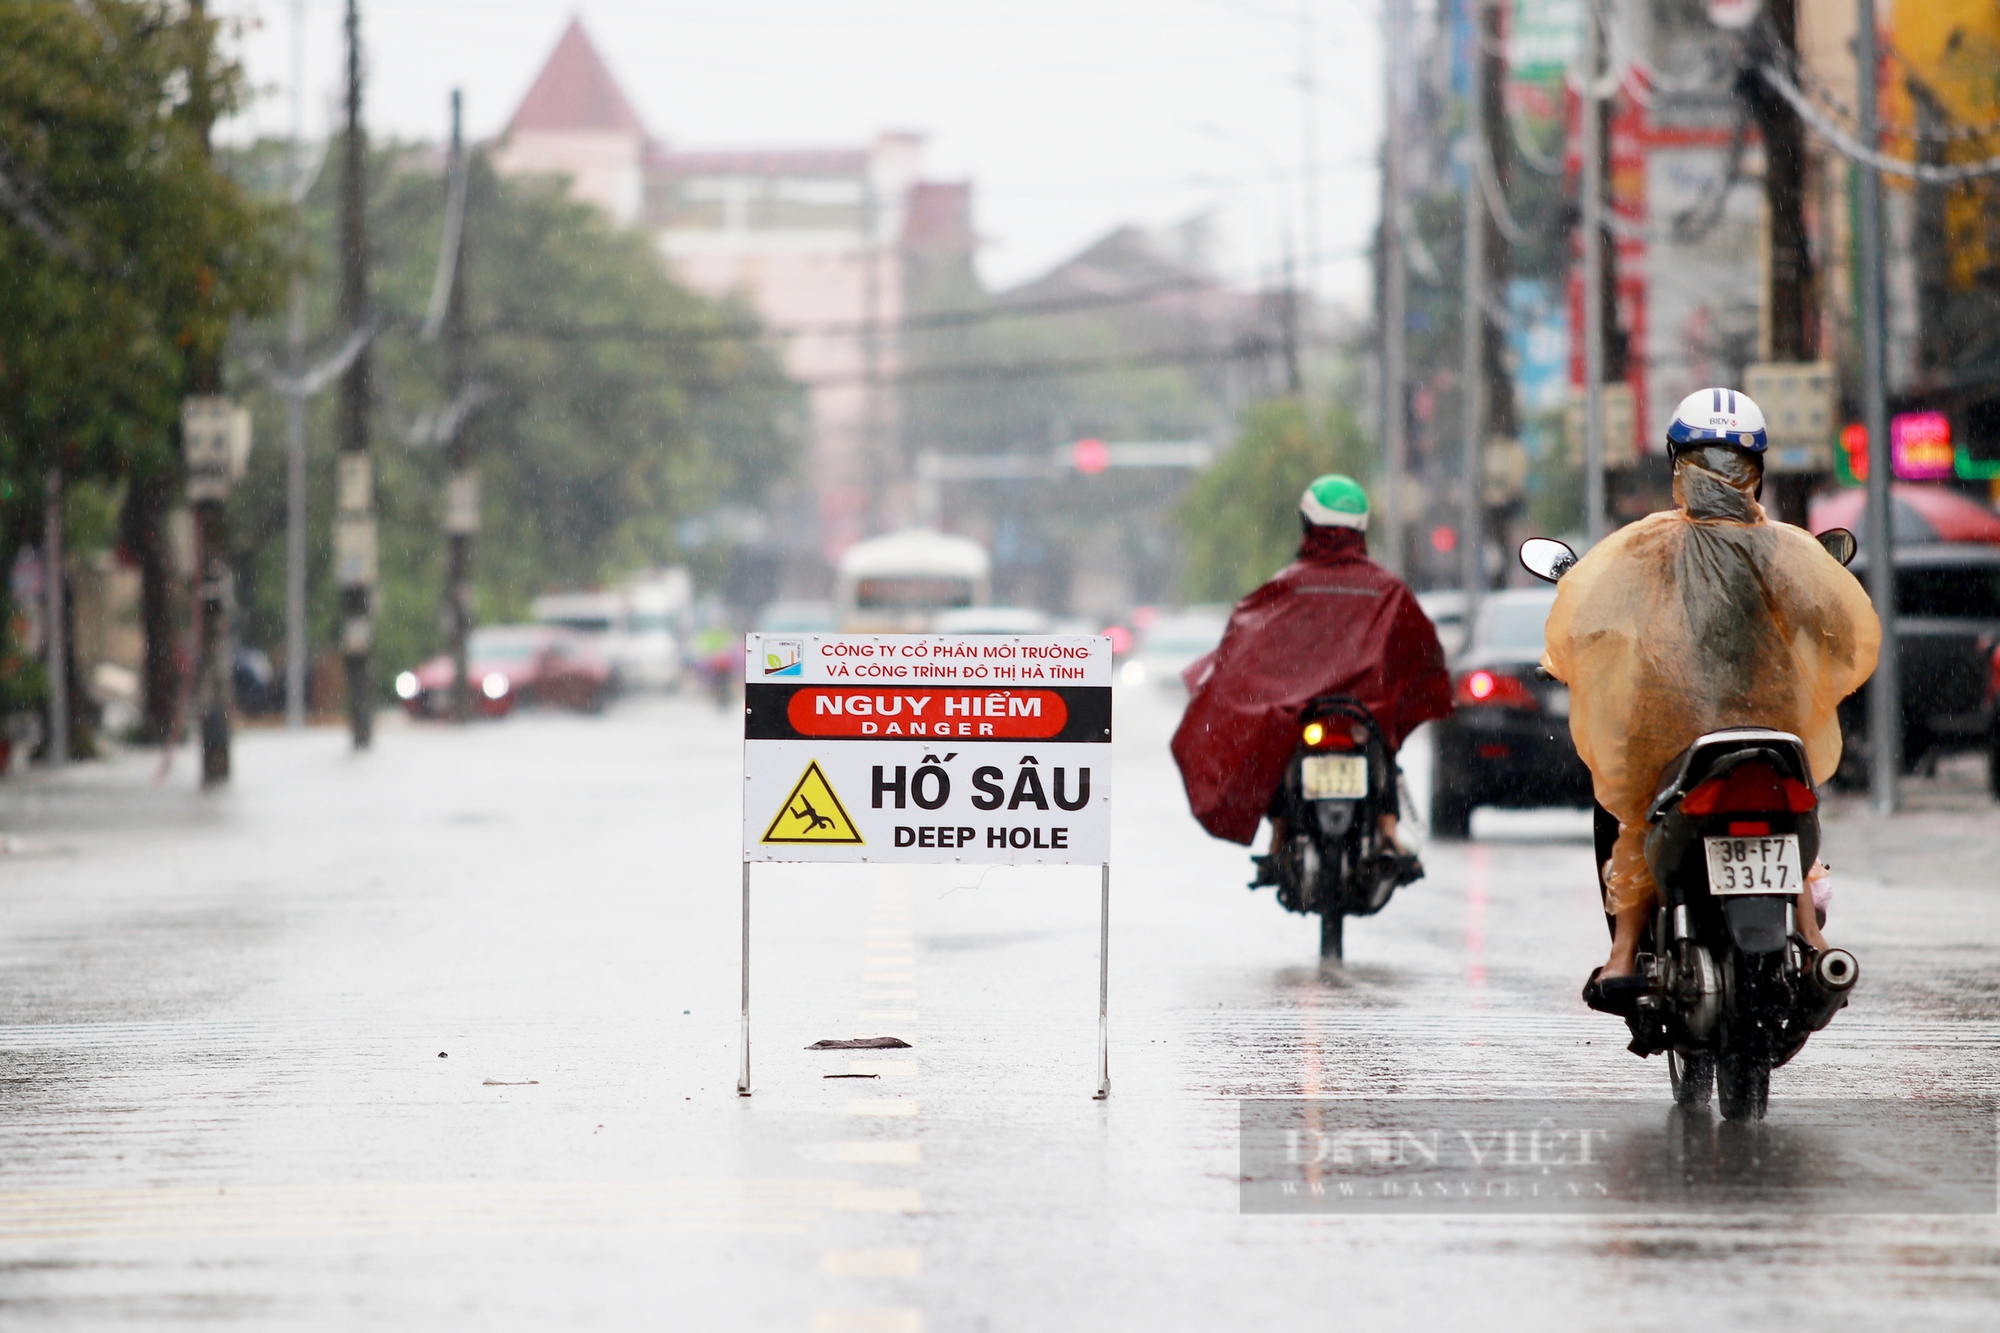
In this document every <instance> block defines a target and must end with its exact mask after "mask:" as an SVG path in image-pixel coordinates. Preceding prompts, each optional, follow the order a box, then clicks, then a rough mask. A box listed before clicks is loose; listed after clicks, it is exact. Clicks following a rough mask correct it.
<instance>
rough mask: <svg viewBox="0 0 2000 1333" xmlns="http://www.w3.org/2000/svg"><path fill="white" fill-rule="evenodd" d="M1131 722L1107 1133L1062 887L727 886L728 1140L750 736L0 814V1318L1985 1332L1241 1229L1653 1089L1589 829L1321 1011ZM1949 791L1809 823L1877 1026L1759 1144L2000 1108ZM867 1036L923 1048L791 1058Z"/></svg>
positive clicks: (242, 745) (657, 708) (732, 911)
mask: <svg viewBox="0 0 2000 1333" xmlns="http://www.w3.org/2000/svg"><path fill="white" fill-rule="evenodd" d="M1118 708H1119V724H1118V725H1119V734H1120V740H1119V742H1118V750H1117V762H1118V765H1119V767H1118V787H1117V809H1118V823H1117V833H1116V842H1115V846H1116V857H1117V863H1116V866H1115V869H1114V877H1113V908H1112V912H1113V940H1112V1072H1113V1081H1114V1092H1113V1095H1112V1097H1111V1099H1110V1100H1109V1101H1108V1102H1104V1103H1098V1102H1094V1101H1093V1100H1092V1099H1091V1097H1090V1092H1091V1090H1092V1087H1093V1081H1094V1069H1093V1064H1094V1056H1095V1040H1096V978H1097V920H1098V915H1097V914H1098V894H1097V888H1098V884H1097V872H1096V871H1095V870H1094V869H1072V870H1042V871H1028V870H993V871H988V872H984V873H981V872H979V871H977V870H971V869H952V868H937V869H930V868H900V869H895V868H889V869H869V868H860V867H855V868H840V869H813V868H796V867H795V868H772V869H769V870H768V871H767V870H764V869H760V870H759V872H758V879H757V882H756V889H755V924H756V952H755V972H754V977H755V983H756V990H755V1001H754V1003H755V1016H756V1019H755V1021H756V1029H755V1034H756V1045H755V1075H756V1095H755V1096H754V1097H753V1098H750V1099H747V1100H742V1099H739V1098H737V1097H736V1095H735V1092H734V1077H735V1069H736V1057H737V1028H736V997H737V945H736V940H737V930H738V918H737V910H738V892H739V864H738V852H737V845H738V844H737V820H738V813H737V808H736V799H737V797H736V793H737V774H738V773H739V771H740V769H739V753H740V752H739V748H738V747H739V741H738V740H737V738H736V736H737V733H736V731H735V730H734V727H733V722H734V719H733V718H729V717H722V716H719V715H717V714H716V713H714V712H713V711H712V710H709V709H706V708H705V707H703V706H702V705H699V704H697V703H693V702H689V701H651V702H631V703H627V704H625V705H623V706H621V707H619V708H617V709H615V710H613V711H612V712H611V713H610V714H608V715H607V716H605V717H602V718H595V719H584V718H570V717H561V716H551V717H522V718H517V719H514V720H511V721H509V722H507V723H505V724H500V725H485V726H478V727H474V728H472V729H470V730H467V731H463V732H457V731H452V730H450V729H446V728H442V727H435V728H432V727H427V728H408V727H401V726H385V727H384V728H383V730H382V732H381V734H380V736H379V739H378V744H377V748H376V751H375V752H374V753H373V754H371V755H368V756H364V757H359V758H357V757H354V756H351V755H349V754H348V753H347V751H346V748H345V744H344V740H343V738H342V737H341V736H340V735H339V734H337V733H333V732H314V733H309V734H307V735H305V736H302V737H291V736H286V735H283V734H279V733H252V734H249V735H246V736H244V737H242V738H241V740H240V742H239V750H238V774H239V776H238V782H237V784H236V787H235V790H233V791H232V792H230V793H229V794H227V795H224V796H221V797H209V798H204V797H201V796H199V795H197V794H195V793H193V792H191V791H190V790H188V786H189V783H190V779H189V776H188V768H189V761H188V760H187V759H186V758H185V757H183V759H182V760H181V764H180V768H179V771H178V772H177V774H176V775H175V777H174V779H173V780H172V781H171V782H170V783H169V784H168V785H167V786H165V787H162V788H154V787H151V786H150V785H148V783H147V781H146V779H147V777H148V776H149V773H150V766H151V760H150V759H149V758H139V757H135V758H131V759H128V760H124V761H120V762H119V763H116V764H112V765H90V766H84V767H82V768H79V769H77V770H74V771H73V772H71V773H69V774H66V775H63V776H62V777H60V778H59V779H56V780H53V781H50V780H43V779H32V780H30V781H27V782H25V783H9V784H6V785H5V786H4V787H0V830H4V831H5V832H6V833H7V834H8V835H10V838H11V840H10V841H9V842H8V844H7V848H8V850H7V854H6V855H4V856H0V1087H4V1103H0V1326H4V1327H6V1328H8V1329H32V1328H43V1327H59V1328H79V1327H82V1328H89V1327H99V1326H115V1327H136V1328H150V1327H170V1326H181V1325H186V1324H195V1323H201V1324H236V1325H239V1326H244V1327H253V1328H258V1329H264V1328H290V1327H305V1326H313V1327H336V1328H361V1327H367V1328H381V1327H409V1328H421V1329H436V1328H461V1327H465V1328H470V1327H507V1328H513V1327H520V1328H550V1327H565V1328H568V1327H606V1328H619V1329H623V1328H671V1329H683V1328H685V1329H694V1328H702V1329H710V1328H717V1329H720V1328H729V1329H736V1328H745V1329H760V1330H762V1329H772V1330H794V1329H796V1330H823V1331H829V1333H830V1331H834V1330H856V1331H859V1330H918V1329H928V1330H961V1329H963V1330H976V1329H1010V1330H1011V1329H1085V1328H1089V1329H1132V1328H1168V1329H1234V1328H1248V1327H1272V1328H1278V1327H1283V1328H1300V1327H1306V1328H1334V1327H1340V1328H1384V1329H1392V1328H1393V1329H1401V1328H1410V1327H1417V1326H1429V1327H1440V1328H1458V1327H1473V1326H1477V1327H1480V1328H1484V1329H1496V1328H1497V1329H1514V1328H1520V1329H1530V1330H1536V1333H1541V1331H1542V1330H1550V1329H1610V1328H1663V1329H1664V1328H1675V1329H1680V1328H1687V1327H1705V1326H1714V1327H1726V1328H1778V1327H1788V1328H1796V1327H1802V1326H1809V1327H1812V1328H1814V1329H1816V1330H1820V1329H1845V1328H1907V1327H1913V1326H1922V1327H1928V1328H1990V1327H1993V1326H1994V1324H1995V1322H1996V1318H2000V1316H1996V1311H2000V1223H1996V1220H1995V1218H1994V1217H1993V1216H1991V1215H1990V1214H1989V1215H1987V1216H1869V1215H1831V1216H1816V1217H1813V1216H1804V1217H1802V1216H1786V1215H1784V1214H1782V1213H1772V1212H1750V1213H1738V1214H1732V1215H1727V1216H1715V1215H1699V1214H1697V1215H1687V1214H1676V1213H1665V1212H1662V1213H1652V1214H1647V1213H1641V1214H1637V1215H1619V1216H1510V1217H1479V1218H1469V1217H1447V1216H1433V1215H1425V1216H1411V1217H1356V1216H1341V1215H1316V1216H1267V1215H1250V1216H1246V1215H1244V1214H1243V1213H1242V1212H1241V1211H1240V1208H1239V1194H1238V1189H1239V1180H1238V1176H1239V1159H1238V1123H1239V1121H1238V1116H1239V1109H1238V1107H1239V1099H1243V1098H1268V1097H1309V1098H1348V1097H1375V1098H1382V1097H1396V1098H1411V1099H1416V1098H1446V1097H1488V1098H1495V1097H1497V1098H1542V1099H1555V1100H1558V1101H1563V1102H1566V1103H1574V1104H1578V1105H1582V1104H1586V1103H1588V1104H1593V1105H1594V1104H1598V1103H1602V1102H1606V1101H1617V1102H1620V1103H1623V1104H1625V1105H1626V1106H1627V1107H1630V1108H1638V1110H1639V1111H1640V1112H1643V1113H1646V1114H1651V1113H1652V1112H1650V1111H1646V1109H1645V1108H1654V1110H1656V1111H1657V1113H1658V1114H1659V1115H1661V1116H1662V1117H1664V1115H1665V1113H1666V1108H1667V1104H1668V1103H1667V1094H1666V1073H1665V1071H1664V1069H1663V1068H1661V1065H1660V1062H1659V1061H1658V1060H1654V1061H1651V1062H1643V1063H1642V1062H1641V1061H1639V1060H1637V1059H1635V1058H1633V1057H1632V1056H1630V1055H1628V1054H1626V1053H1625V1052H1624V1051H1623V1050H1622V1046H1623V1041H1622V1037H1621V1035H1620V1034H1621V1032H1622V1029H1621V1028H1620V1025H1618V1024H1617V1023H1616V1022H1615V1020H1611V1019H1607V1018H1603V1017H1602V1016H1598V1015H1593V1014H1590V1013H1589V1012H1588V1011H1586V1010H1585V1009H1583V1007H1582V1006H1581V1004H1580V1002H1579V1001H1578V1000H1577V999H1576V990H1577V987H1578V985H1579V984H1580V982H1581V980H1582V978H1583V976H1584V974H1585V973H1586V972H1587V971H1588V969H1589V967H1590V965H1591V964H1592V963H1594V962H1596V961H1599V960H1601V956H1602V952H1603V948H1604V935H1603V929H1602V925H1601V921H1600V919H1599V918H1598V916H1597V914H1596V907H1595V902H1594V896H1593V892H1592V888H1591V880H1590V868H1589V850H1588V843H1587V839H1588V820H1587V818H1586V817H1584V816H1583V815H1581V814H1578V813H1574V812H1546V813H1535V814H1525V815H1513V816H1504V817H1495V816H1491V815H1489V814H1486V813H1482V814H1481V816H1480V817H1479V822H1478V823H1477V824H1476V825H1475V834H1476V835H1477V836H1476V839H1475V841H1474V842H1473V843H1471V844H1469V845H1460V846H1436V847H1431V848H1429V849H1427V851H1426V859H1427V862H1428V864H1429V866H1430V877H1429V878H1428V879H1427V880H1425V881H1424V882H1422V883H1421V884H1419V885H1417V886H1414V887H1413V888H1411V889H1408V890H1405V891H1404V892H1403V893H1401V894H1399V896H1398V898H1397V899H1396V901H1395V902H1394V903H1392V904H1391V905H1390V907H1389V908H1388V910H1387V911H1385V912H1384V913H1383V914H1382V915H1381V916H1379V917H1376V918H1374V919H1372V920H1368V921H1363V922H1359V923H1353V924H1351V925H1350V927H1349V931H1348V954H1349V960H1348V963H1347V965H1346V966H1345V967H1344V968H1341V969H1337V970H1333V971H1329V972H1326V973H1322V972H1321V970H1320V969H1318V968H1317V967H1316V966H1315V965H1314V958H1313V953H1314V948H1315V943H1316V938H1317V936H1316V927H1315V925H1314V923H1313V922H1312V921H1310V920H1308V919H1306V918H1299V917H1290V916H1287V915H1286V914H1285V913H1283V912H1281V911H1280V910H1279V909H1278V908H1277V907H1276V905H1275V903H1274V902H1273V901H1272V900H1271V897H1270V894H1269V891H1268V890H1266V891H1263V892H1261V893H1259V894H1254V895H1253V894H1250V893H1247V892H1245V891H1244V889H1243V888H1242V884H1243V881H1244V880H1245V879H1246V878H1247V873H1246V872H1247V862H1246V861H1245V859H1244V853H1243V851H1242V849H1239V848H1236V847H1233V846H1228V845H1224V844H1220V843H1216V842H1213V841H1211V840H1209V839H1208V838H1206V837H1205V836H1204V835H1202V834H1201V833H1200V832H1199V830H1198V829H1196V828H1195V826H1194V825H1193V824H1192V822H1191V821H1190V820H1189V818H1188V817H1187V815H1186V813H1185V805H1184V803H1183V801H1182V799H1181V796H1180V793H1179V787H1178V782H1177V779H1176V777H1175V775H1174V773H1173V770H1172V766H1171V763H1170V762H1169V761H1168V759H1167V758H1166V755H1165V752H1164V747H1165V739H1166V736H1167V734H1168V732H1169V730H1170V728H1171V726H1172V722H1173V712H1172V710H1171V709H1170V708H1169V707H1168V706H1166V705H1165V703H1164V702H1163V701H1162V700H1161V699H1160V698H1159V696H1157V695H1155V694H1154V693H1152V692H1151V691H1141V692H1126V693H1121V694H1120V696H1119V704H1118ZM1410 767H1411V768H1412V770H1414V771H1413V774H1412V776H1413V777H1414V778H1415V779H1416V784H1415V785H1417V786H1418V787H1419V788H1421V785H1422V781H1421V771H1420V770H1421V756H1420V755H1412V756H1411V759H1410ZM1948 776H1949V775H1948ZM1961 777H1962V775H1961ZM1932 788H1934V789H1935V790H1932V789H1931V788H1927V789H1926V791H1927V792H1929V793H1930V794H1929V795H1924V796H1922V798H1921V799H1920V800H1919V804H1920V805H1924V807H1925V808H1924V809H1922V810H1920V811H1919V812H1918V813H1915V814H1912V815H1909V816H1905V817H1902V818H1899V819H1898V820H1897V821H1895V822H1893V823H1891V824H1890V825H1888V826H1886V827H1884V826H1880V825H1876V824H1873V823H1872V822H1871V821H1868V820H1867V819H1866V818H1865V817H1863V816H1862V815H1860V814H1859V813H1858V812H1856V811H1853V810H1852V809H1849V810H1847V811H1846V812H1844V814H1843V816H1842V817H1840V818H1837V819H1836V820H1835V821H1834V822H1833V823H1832V824H1831V826H1830V827H1831V832H1830V835H1829V848H1830V851H1829V856H1830V858H1831V859H1833V861H1834V864H1835V870H1836V875H1837V877H1838V882H1839V885H1840V888H1839V896H1838V897H1837V899H1836V902H1835V906H1834V921H1833V923H1832V924H1831V926H1830V927H1829V933H1830V935H1831V936H1832V937H1833V939H1834V940H1835V942H1836V943H1844V944H1847V945H1849V946H1850V947H1852V948H1854V949H1855V951H1856V952H1857V953H1858V954H1859V955H1860V957H1861V960H1862V967H1863V982H1862V990H1861V992H1860V995H1859V998H1858V999H1857V1000H1856V1002H1855V1004H1854V1006H1853V1007H1852V1008H1851V1009H1850V1010H1849V1011H1847V1012H1846V1013H1843V1014H1842V1015H1841V1016H1840V1017H1839V1018H1838V1019H1836V1020H1835V1022H1834V1024H1833V1026H1832V1027H1831V1028H1830V1029H1829V1030H1828V1031H1826V1032H1824V1033H1822V1034H1820V1035H1819V1036H1818V1037H1816V1038H1815V1039H1814V1040H1813V1042H1812V1044H1811V1045H1810V1046H1809V1047H1808V1048H1807V1050H1806V1051H1805V1053H1804V1054H1802V1055H1801V1056H1800V1057H1799V1058H1798V1059H1797V1060H1796V1061H1794V1062H1793V1064H1792V1065H1791V1066H1790V1067H1788V1068H1786V1069H1784V1070H1782V1071H1780V1072H1779V1073H1778V1074H1777V1075H1775V1076H1774V1079H1773V1091H1772V1100H1773V1105H1774V1113H1773V1115H1774V1121H1775V1120H1778V1119H1780V1118H1781V1117H1782V1116H1783V1115H1785V1114H1786V1112H1787V1108H1788V1107H1795V1106H1802V1105H1806V1104H1807V1103H1826V1102H1827V1101H1828V1100H1829V1099H1836V1098H1849V1097H1860V1096H1866V1097H1876V1098H1885V1099H1891V1100H1892V1101H1893V1102H1895V1103H1896V1104H1897V1107H1898V1108H1899V1112H1898V1113H1899V1114H1901V1115H1903V1116H1905V1117H1908V1118H1913V1119H1915V1120H1918V1121H1921V1120H1922V1119H1923V1118H1924V1117H1925V1116H1927V1115H1930V1114H1933V1113H1936V1114H1940V1115H1942V1114H1944V1108H1945V1107H1946V1106H1947V1105H1948V1104H1949V1103H1951V1102H1952V1101H1953V1099H1963V1098H1967V1097H1973V1098H1980V1097H1984V1098H1993V1097H1994V1096H1995V1095H1996V1093H2000V1087H1996V1083H2000V1060H1996V1050H1995V1037H1996V1032H2000V1024H1996V1018H2000V972H1996V968H1995V959H1996V958H2000V907H1996V905H1995V903H1994V900H1993V893H1994V887H1995V885H1994V880H1995V876H1994V872H1993V869H1992V867H1993V866H1994V865H1995V864H1996V863H2000V861H1996V858H2000V834H1996V831H1995V825H1996V824H1997V823H2000V821H1996V819H1995V817H1994V813H1993V808H1992V806H1991V805H1990V804H1987V803H1986V802H1985V800H1984V798H1983V797H1980V796H1979V795H1978V794H1977V793H1976V792H1972V791H1971V790H1970V785H1969V782H1967V781H1963V780H1961V781H1960V782H1959V785H1958V787H1957V788H1953V787H1952V785H1951V783H1950V782H1949V781H1946V782H1944V783H1942V784H1932ZM879 1033H899V1034H903V1035H906V1036H907V1037H908V1039H909V1040H910V1041H911V1042H912V1049H910V1050H908V1051H894V1052H880V1053H877V1052H867V1053H861V1054H854V1053H848V1052H813V1051H806V1050H804V1049H802V1048H804V1047H806V1046H807V1045H809V1044H810V1043H812V1042H813V1041H815V1040H817V1039H820V1038H828V1037H851V1036H860V1035H876V1034H879ZM829 1075H862V1076H864V1077H828V1076H829ZM869 1076H872V1077H869Z"/></svg>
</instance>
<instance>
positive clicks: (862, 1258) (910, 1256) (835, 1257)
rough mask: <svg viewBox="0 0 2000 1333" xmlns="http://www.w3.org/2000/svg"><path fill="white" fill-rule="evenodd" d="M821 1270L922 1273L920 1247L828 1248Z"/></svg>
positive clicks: (876, 1274) (856, 1274) (835, 1272)
mask: <svg viewBox="0 0 2000 1333" xmlns="http://www.w3.org/2000/svg"><path fill="white" fill-rule="evenodd" d="M819 1271H820V1272H822V1273H825V1274H826V1275H827V1276H829V1277H921V1276H922V1275H923V1271H924V1255H923V1251H921V1250H828V1251H827V1252H826V1253H825V1254H823V1255H821V1256H820V1259H819Z"/></svg>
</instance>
